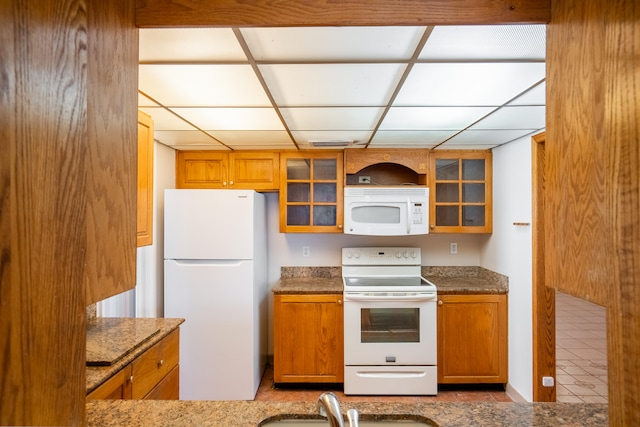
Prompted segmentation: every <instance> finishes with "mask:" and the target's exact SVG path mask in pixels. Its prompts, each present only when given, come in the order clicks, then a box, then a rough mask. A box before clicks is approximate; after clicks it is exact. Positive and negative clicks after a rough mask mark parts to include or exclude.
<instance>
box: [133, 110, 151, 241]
mask: <svg viewBox="0 0 640 427" xmlns="http://www.w3.org/2000/svg"><path fill="white" fill-rule="evenodd" d="M137 231H138V233H137V237H138V246H148V245H150V244H152V243H153V120H152V119H151V116H149V115H148V114H145V113H143V112H142V111H138V221H137Z"/></svg>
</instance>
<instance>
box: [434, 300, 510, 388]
mask: <svg viewBox="0 0 640 427" xmlns="http://www.w3.org/2000/svg"><path fill="white" fill-rule="evenodd" d="M438 299H439V301H438V383H441V384H447V383H448V384H452V383H503V384H505V383H506V382H507V376H508V372H507V367H508V363H507V295H504V294H500V295H497V294H491V295H441V296H440V297H439V298H438Z"/></svg>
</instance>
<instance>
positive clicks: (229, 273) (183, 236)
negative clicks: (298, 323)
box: [164, 190, 267, 400]
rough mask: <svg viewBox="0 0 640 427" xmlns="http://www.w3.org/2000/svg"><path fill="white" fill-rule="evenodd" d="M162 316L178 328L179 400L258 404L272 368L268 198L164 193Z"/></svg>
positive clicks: (220, 193)
mask: <svg viewBox="0 0 640 427" xmlns="http://www.w3.org/2000/svg"><path fill="white" fill-rule="evenodd" d="M164 212H165V218H164V227H165V230H164V258H165V259H164V315H165V317H172V318H184V319H185V322H184V323H183V324H182V325H181V328H180V399H183V400H252V399H253V398H254V397H255V395H256V391H257V389H258V386H259V384H260V380H261V377H262V374H263V372H264V369H265V365H266V360H267V258H266V257H267V236H266V227H267V221H266V210H265V199H264V195H262V194H259V193H256V192H255V191H252V190H165V206H164Z"/></svg>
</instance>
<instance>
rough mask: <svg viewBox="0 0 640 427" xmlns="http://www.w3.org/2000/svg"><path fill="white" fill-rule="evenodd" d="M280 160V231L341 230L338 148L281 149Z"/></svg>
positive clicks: (340, 155) (314, 231)
mask: <svg viewBox="0 0 640 427" xmlns="http://www.w3.org/2000/svg"><path fill="white" fill-rule="evenodd" d="M280 161H281V164H280V171H281V182H280V232H282V233H296V232H298V233H342V205H343V200H342V198H343V196H342V190H343V173H342V162H343V154H342V152H335V151H328V152H325V151H321V152H317V153H315V152H314V153H310V152H292V153H286V152H285V153H282V154H281V156H280Z"/></svg>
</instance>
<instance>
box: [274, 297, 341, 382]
mask: <svg viewBox="0 0 640 427" xmlns="http://www.w3.org/2000/svg"><path fill="white" fill-rule="evenodd" d="M341 300H342V295H341V294H340V295H331V294H326V295H324V294H323V295H308V294H303V295H275V296H274V381H275V382H330V383H337V382H342V381H343V380H344V354H343V352H344V345H343V311H342V302H341Z"/></svg>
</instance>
